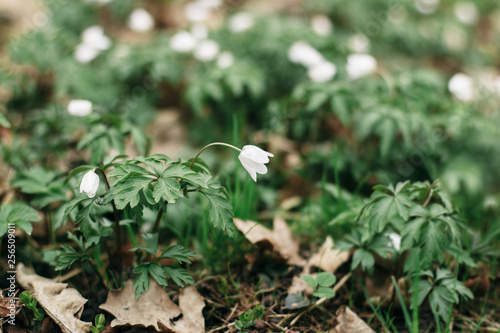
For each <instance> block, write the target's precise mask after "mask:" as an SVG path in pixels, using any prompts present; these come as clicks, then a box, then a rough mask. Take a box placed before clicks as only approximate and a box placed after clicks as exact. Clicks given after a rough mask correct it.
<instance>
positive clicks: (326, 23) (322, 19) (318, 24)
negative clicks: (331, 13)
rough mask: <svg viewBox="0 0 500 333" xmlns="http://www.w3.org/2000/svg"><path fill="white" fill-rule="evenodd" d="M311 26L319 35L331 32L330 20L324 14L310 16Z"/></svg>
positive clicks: (326, 34)
mask: <svg viewBox="0 0 500 333" xmlns="http://www.w3.org/2000/svg"><path fill="white" fill-rule="evenodd" d="M311 27H312V29H313V31H314V32H315V33H316V34H318V35H320V36H328V35H329V34H331V33H332V30H333V25H332V21H330V19H329V18H328V16H326V15H322V14H318V15H314V16H313V17H312V18H311Z"/></svg>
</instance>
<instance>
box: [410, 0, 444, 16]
mask: <svg viewBox="0 0 500 333" xmlns="http://www.w3.org/2000/svg"><path fill="white" fill-rule="evenodd" d="M438 6H439V0H415V8H416V9H417V10H418V11H419V12H420V14H424V15H429V14H432V13H434V12H435V11H436V9H437V7H438Z"/></svg>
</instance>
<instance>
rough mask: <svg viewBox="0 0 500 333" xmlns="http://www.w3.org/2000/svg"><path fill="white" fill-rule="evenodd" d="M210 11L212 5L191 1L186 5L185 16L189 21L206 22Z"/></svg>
mask: <svg viewBox="0 0 500 333" xmlns="http://www.w3.org/2000/svg"><path fill="white" fill-rule="evenodd" d="M210 12H211V10H210V7H207V6H206V5H205V4H204V3H202V2H200V1H195V2H190V3H188V4H187V5H186V7H184V16H185V17H186V19H187V20H188V21H189V22H205V21H207V20H208V18H209V16H210Z"/></svg>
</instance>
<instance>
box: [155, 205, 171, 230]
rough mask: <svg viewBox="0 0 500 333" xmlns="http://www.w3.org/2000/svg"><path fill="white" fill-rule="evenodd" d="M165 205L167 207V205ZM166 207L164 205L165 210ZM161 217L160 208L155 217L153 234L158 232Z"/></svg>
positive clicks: (161, 211)
mask: <svg viewBox="0 0 500 333" xmlns="http://www.w3.org/2000/svg"><path fill="white" fill-rule="evenodd" d="M166 205H168V203H167V204H166ZM166 205H165V210H166V209H167V206H166ZM162 216H163V208H160V211H159V212H158V215H156V221H155V225H154V226H153V234H156V233H157V232H158V230H160V221H161V217H162Z"/></svg>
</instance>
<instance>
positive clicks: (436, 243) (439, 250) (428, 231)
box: [422, 222, 447, 262]
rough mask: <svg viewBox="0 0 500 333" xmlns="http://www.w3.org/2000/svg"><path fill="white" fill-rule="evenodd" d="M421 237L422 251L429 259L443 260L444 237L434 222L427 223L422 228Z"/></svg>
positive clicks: (445, 244)
mask: <svg viewBox="0 0 500 333" xmlns="http://www.w3.org/2000/svg"><path fill="white" fill-rule="evenodd" d="M422 239H423V241H424V242H425V244H424V247H423V249H422V250H423V252H424V253H426V254H427V255H426V258H429V260H437V261H439V262H442V261H443V252H444V250H445V248H446V246H447V243H446V237H445V234H444V233H443V231H442V230H441V229H440V228H439V225H437V224H436V223H432V222H431V223H427V225H426V226H425V227H424V228H423V229H422Z"/></svg>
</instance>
